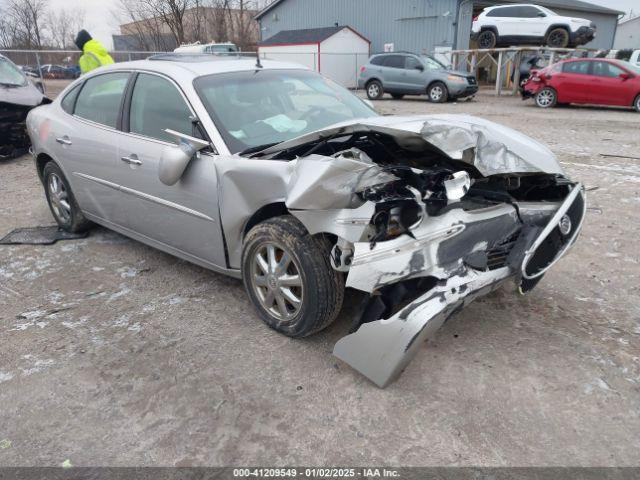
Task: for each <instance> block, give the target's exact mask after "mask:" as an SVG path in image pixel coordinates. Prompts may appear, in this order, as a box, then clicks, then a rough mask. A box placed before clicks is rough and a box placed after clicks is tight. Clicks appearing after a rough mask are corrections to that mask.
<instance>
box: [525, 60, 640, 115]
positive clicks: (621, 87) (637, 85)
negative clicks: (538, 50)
mask: <svg viewBox="0 0 640 480" xmlns="http://www.w3.org/2000/svg"><path fill="white" fill-rule="evenodd" d="M522 94H523V98H525V99H526V98H530V97H534V98H535V101H536V105H538V106H539V107H541V108H551V107H555V106H556V105H562V104H568V103H582V104H593V105H612V106H620V107H634V108H635V109H636V110H637V111H639V112H640V67H636V66H635V65H632V64H631V63H629V62H624V61H621V60H609V59H605V58H597V59H594V58H591V59H590V58H582V59H571V60H564V61H562V62H558V63H556V64H554V65H551V66H549V67H546V68H543V69H542V70H539V71H534V72H533V73H532V75H531V78H529V80H528V81H527V82H526V83H525V84H524V87H523V91H522Z"/></svg>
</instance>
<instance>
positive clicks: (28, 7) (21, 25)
mask: <svg viewBox="0 0 640 480" xmlns="http://www.w3.org/2000/svg"><path fill="white" fill-rule="evenodd" d="M46 14H47V0H9V1H8V3H7V9H6V15H5V17H4V22H5V23H6V24H7V25H8V28H9V31H10V32H12V36H13V41H12V43H13V45H12V46H13V47H22V48H28V49H29V48H36V49H40V48H42V47H43V46H44V45H45V34H46V25H45V22H46Z"/></svg>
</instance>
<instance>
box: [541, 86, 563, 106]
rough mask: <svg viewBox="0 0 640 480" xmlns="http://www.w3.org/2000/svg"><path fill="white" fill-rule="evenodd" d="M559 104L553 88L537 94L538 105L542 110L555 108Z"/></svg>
mask: <svg viewBox="0 0 640 480" xmlns="http://www.w3.org/2000/svg"><path fill="white" fill-rule="evenodd" d="M556 103H558V95H557V93H556V91H555V90H554V89H553V88H551V87H545V88H543V89H542V90H540V91H539V92H538V93H537V94H536V105H538V106H539V107H540V108H553V107H555V106H556Z"/></svg>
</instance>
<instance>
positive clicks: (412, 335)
mask: <svg viewBox="0 0 640 480" xmlns="http://www.w3.org/2000/svg"><path fill="white" fill-rule="evenodd" d="M392 122H393V123H392ZM259 156H267V157H269V156H270V157H272V158H275V157H277V158H279V159H280V158H284V159H286V158H290V159H295V160H296V161H295V164H294V165H293V167H292V169H293V172H292V174H291V178H290V181H289V183H288V189H287V196H286V206H287V208H288V210H289V212H290V213H291V214H292V215H294V216H295V217H297V218H298V219H299V220H300V221H301V222H302V223H303V224H304V225H305V227H306V228H307V230H308V231H309V232H310V233H311V234H329V235H330V236H331V238H333V239H335V241H334V244H333V249H332V251H331V263H332V266H333V268H335V269H336V270H338V271H341V272H345V274H346V286H347V287H352V288H355V289H357V290H360V291H362V292H366V293H368V294H369V298H368V301H367V302H366V303H365V304H364V305H363V307H362V309H361V311H360V312H359V316H358V318H356V319H354V322H353V325H352V331H351V333H350V334H349V335H347V336H345V337H344V338H342V339H340V340H339V341H338V342H337V343H336V345H335V348H334V355H336V356H337V357H338V358H340V359H341V360H343V361H344V362H346V363H348V364H349V365H351V366H352V367H353V368H355V369H356V370H358V371H359V372H361V373H362V374H364V375H365V376H366V377H368V378H369V379H370V380H372V381H373V382H374V383H376V384H377V385H378V386H380V387H384V386H386V385H388V384H389V383H390V382H391V381H393V380H394V379H395V378H396V377H397V376H398V375H399V374H400V372H401V371H402V370H403V368H404V367H405V366H406V365H407V364H408V363H409V362H410V360H411V359H412V358H413V356H414V355H415V353H416V352H417V349H418V348H419V345H420V344H421V343H422V342H423V341H424V340H425V339H427V338H428V337H429V336H430V335H431V334H432V333H433V332H435V331H436V330H437V329H438V328H439V327H440V326H441V325H442V324H443V323H444V322H445V321H446V319H447V318H448V317H449V316H450V315H451V314H452V313H453V312H454V311H456V310H458V309H459V308H461V307H463V306H465V305H466V304H468V303H469V302H471V301H472V300H474V299H475V298H477V297H479V296H481V295H484V294H486V293H488V292H489V291H491V290H492V289H495V288H497V287H499V286H500V285H501V284H502V283H503V282H505V281H506V280H508V279H513V280H515V281H516V283H517V284H518V285H519V287H520V289H521V291H522V292H526V291H529V290H531V289H532V288H533V287H535V285H536V284H537V282H538V281H539V280H540V279H541V277H542V276H543V275H544V273H545V272H546V271H547V270H548V269H549V268H550V267H551V266H552V265H553V264H554V263H555V262H556V261H557V260H558V259H559V258H560V257H562V256H563V255H564V254H565V253H566V251H567V250H568V249H569V248H570V247H571V246H572V245H573V243H574V242H575V241H576V238H577V236H578V233H579V232H580V230H581V226H582V222H583V219H584V214H585V209H586V203H585V197H584V190H583V188H582V186H581V185H580V184H577V183H573V182H571V181H569V180H568V179H566V178H565V176H564V175H563V173H562V169H561V168H560V166H559V164H558V162H557V160H556V159H555V157H554V156H553V154H552V153H551V152H550V151H549V150H548V149H547V148H546V147H544V146H542V145H540V144H538V143H536V142H534V141H533V140H531V139H529V138H528V137H525V136H524V135H522V134H520V133H518V132H515V131H513V130H510V129H507V128H505V127H502V126H498V125H495V124H493V123H491V122H487V121H484V120H480V119H475V118H473V117H465V116H448V115H447V116H431V117H422V118H415V117H414V118H406V119H400V121H399V120H398V119H397V118H396V119H389V117H383V118H379V119H373V120H371V121H368V122H367V123H358V124H350V125H346V126H338V127H335V128H331V129H327V130H326V131H323V132H321V133H320V134H317V136H316V137H315V138H309V136H307V138H301V139H296V140H294V141H291V142H288V143H286V144H281V145H279V146H278V147H277V148H271V149H268V150H265V151H263V152H261V153H260V154H259Z"/></svg>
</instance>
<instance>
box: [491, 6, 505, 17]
mask: <svg viewBox="0 0 640 480" xmlns="http://www.w3.org/2000/svg"><path fill="white" fill-rule="evenodd" d="M505 10H506V8H494V9H493V10H491V11H490V12H489V13H487V17H504V16H505V15H503V13H504V11H505Z"/></svg>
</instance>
